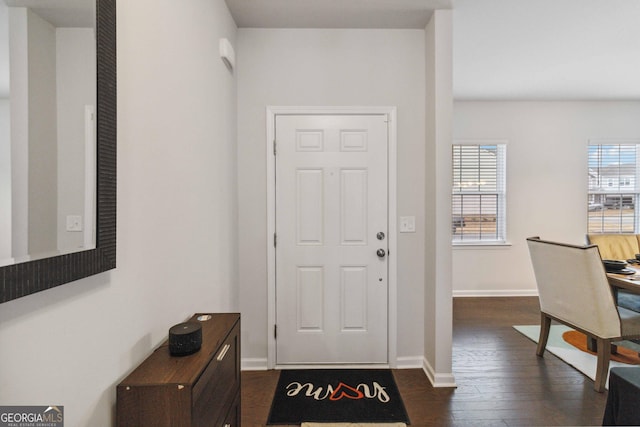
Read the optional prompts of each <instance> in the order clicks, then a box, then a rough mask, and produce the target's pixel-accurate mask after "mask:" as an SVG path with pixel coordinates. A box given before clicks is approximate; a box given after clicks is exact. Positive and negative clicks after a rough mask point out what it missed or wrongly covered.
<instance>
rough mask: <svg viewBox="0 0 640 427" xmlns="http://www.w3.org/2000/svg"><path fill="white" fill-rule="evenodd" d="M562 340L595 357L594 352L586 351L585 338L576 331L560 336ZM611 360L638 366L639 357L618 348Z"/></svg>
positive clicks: (626, 349) (627, 350)
mask: <svg viewBox="0 0 640 427" xmlns="http://www.w3.org/2000/svg"><path fill="white" fill-rule="evenodd" d="M562 339H563V340H565V342H567V343H569V344H571V345H572V346H574V347H575V348H577V349H578V350H581V351H584V352H585V353H589V354H593V355H594V356H595V355H596V353H595V352H593V351H591V350H589V349H587V336H586V335H585V334H583V333H582V332H578V331H567V332H565V333H563V334H562ZM611 360H615V361H616V362H620V363H626V364H628V365H640V356H638V353H637V352H635V351H633V350H630V349H628V348H625V347H621V346H618V354H612V355H611Z"/></svg>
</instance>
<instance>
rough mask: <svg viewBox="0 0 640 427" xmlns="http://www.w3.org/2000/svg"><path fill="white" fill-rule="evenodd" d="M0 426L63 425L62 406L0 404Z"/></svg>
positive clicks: (37, 426) (60, 426)
mask: <svg viewBox="0 0 640 427" xmlns="http://www.w3.org/2000/svg"><path fill="white" fill-rule="evenodd" d="M0 427H64V406H0Z"/></svg>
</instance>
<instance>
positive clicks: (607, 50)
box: [226, 0, 640, 100]
mask: <svg viewBox="0 0 640 427" xmlns="http://www.w3.org/2000/svg"><path fill="white" fill-rule="evenodd" d="M226 2H227V5H228V6H229V9H230V11H231V14H232V15H233V17H234V19H235V21H236V23H237V25H238V27H241V28H242V27H251V28H418V29H423V28H424V27H425V25H426V24H427V22H428V21H429V19H430V17H431V15H432V13H433V10H434V9H439V8H443V9H447V8H452V7H453V9H454V11H453V19H454V21H453V42H454V53H453V69H454V71H453V91H454V97H455V98H456V99H469V100H489V99H491V100H497V99H499V100H514V99H518V100H640V0H226Z"/></svg>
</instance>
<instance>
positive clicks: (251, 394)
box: [242, 297, 607, 427]
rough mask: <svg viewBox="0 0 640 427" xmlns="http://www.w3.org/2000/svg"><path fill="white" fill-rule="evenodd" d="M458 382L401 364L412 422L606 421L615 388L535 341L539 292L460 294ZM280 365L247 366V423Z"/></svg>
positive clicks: (257, 421)
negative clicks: (436, 381) (439, 383)
mask: <svg viewBox="0 0 640 427" xmlns="http://www.w3.org/2000/svg"><path fill="white" fill-rule="evenodd" d="M453 317H454V319H453V374H454V376H455V379H456V383H457V385H458V387H457V388H456V389H442V388H438V389H434V388H433V387H431V385H430V383H429V381H428V379H427V378H426V376H425V375H424V373H423V371H422V370H420V369H401V370H394V371H393V373H394V376H395V378H396V382H397V383H398V387H399V388H400V393H401V394H402V399H403V400H404V404H405V406H406V408H407V412H408V413H409V418H410V419H411V425H412V426H414V427H423V426H424V427H426V426H438V427H440V426H465V427H468V426H589V425H601V423H602V415H603V413H604V406H605V403H606V398H607V394H606V392H605V393H596V392H595V391H594V390H593V382H592V381H591V380H590V379H589V378H587V377H585V376H583V375H582V374H581V373H580V372H578V371H576V370H575V369H574V368H572V367H570V366H569V365H567V364H565V363H564V362H562V361H560V360H559V359H557V358H556V357H555V356H553V355H551V354H548V353H547V354H545V357H544V358H538V357H536V355H535V344H534V343H533V342H532V341H530V340H528V339H527V338H525V337H524V336H522V335H520V334H519V333H518V332H516V331H515V330H514V329H513V328H512V326H513V325H516V324H521V325H522V324H537V323H538V322H539V311H538V302H537V298H529V297H523V298H456V299H454V303H453ZM277 380H278V371H266V372H265V371H248V372H243V373H242V426H243V427H258V426H265V425H266V420H267V416H268V414H269V408H270V406H271V398H272V396H273V391H274V389H275V386H276V383H277Z"/></svg>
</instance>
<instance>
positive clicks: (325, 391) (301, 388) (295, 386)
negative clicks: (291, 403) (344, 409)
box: [286, 381, 390, 403]
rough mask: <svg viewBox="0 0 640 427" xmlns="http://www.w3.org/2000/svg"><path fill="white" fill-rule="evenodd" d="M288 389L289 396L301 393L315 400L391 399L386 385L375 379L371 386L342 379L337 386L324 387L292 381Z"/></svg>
mask: <svg viewBox="0 0 640 427" xmlns="http://www.w3.org/2000/svg"><path fill="white" fill-rule="evenodd" d="M286 389H287V396H289V397H294V396H298V395H301V396H305V397H310V398H313V399H315V400H326V399H329V400H330V401H336V400H341V399H352V400H360V399H378V400H379V401H380V402H382V403H387V402H389V400H390V399H389V395H388V394H387V392H386V390H385V387H383V386H381V385H380V384H378V383H377V382H375V381H374V382H373V384H372V385H371V386H369V385H368V384H364V383H361V384H358V385H357V386H355V387H353V386H350V385H348V384H345V383H343V382H342V381H340V383H339V384H338V386H337V387H335V388H334V387H333V386H332V385H331V384H328V385H327V386H326V387H323V386H316V385H315V384H312V383H304V384H303V383H299V382H296V381H294V382H292V383H289V385H287V387H286Z"/></svg>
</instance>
